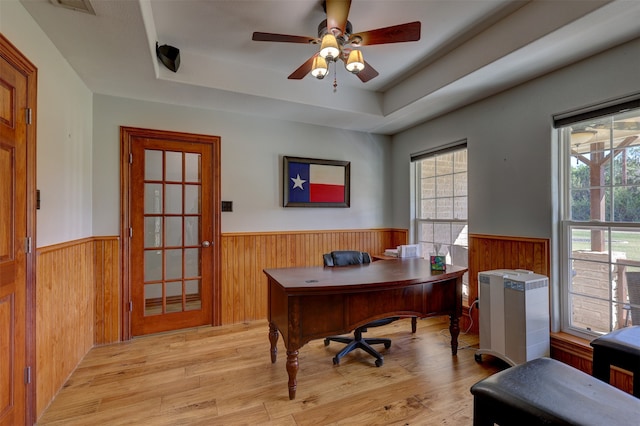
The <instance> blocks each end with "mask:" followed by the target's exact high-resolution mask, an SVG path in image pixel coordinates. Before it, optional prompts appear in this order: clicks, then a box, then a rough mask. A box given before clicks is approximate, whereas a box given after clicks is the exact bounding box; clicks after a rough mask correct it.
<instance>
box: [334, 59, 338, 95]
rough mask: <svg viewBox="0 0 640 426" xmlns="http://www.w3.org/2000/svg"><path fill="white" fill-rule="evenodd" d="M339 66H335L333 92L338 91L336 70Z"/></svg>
mask: <svg viewBox="0 0 640 426" xmlns="http://www.w3.org/2000/svg"><path fill="white" fill-rule="evenodd" d="M337 68H338V66H337V65H334V66H333V93H336V92H337V91H338V77H337V71H336V69H337Z"/></svg>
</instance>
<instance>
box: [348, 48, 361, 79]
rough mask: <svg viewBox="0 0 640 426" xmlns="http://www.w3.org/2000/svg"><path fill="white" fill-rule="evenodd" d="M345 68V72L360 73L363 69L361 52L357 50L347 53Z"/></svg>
mask: <svg viewBox="0 0 640 426" xmlns="http://www.w3.org/2000/svg"><path fill="white" fill-rule="evenodd" d="M345 67H346V68H347V71H349V72H352V73H354V74H357V73H359V72H360V71H362V70H363V69H364V58H363V57H362V52H360V51H359V50H352V51H351V52H349V58H348V59H347V64H346V65H345Z"/></svg>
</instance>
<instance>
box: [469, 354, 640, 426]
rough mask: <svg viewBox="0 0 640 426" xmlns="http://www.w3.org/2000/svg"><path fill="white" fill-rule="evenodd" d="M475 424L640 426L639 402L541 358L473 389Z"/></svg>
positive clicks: (556, 363) (489, 378)
mask: <svg viewBox="0 0 640 426" xmlns="http://www.w3.org/2000/svg"><path fill="white" fill-rule="evenodd" d="M471 393H472V394H473V424H474V426H481V425H482V426H484V425H490V426H493V424H494V423H497V424H499V425H501V426H507V425H514V426H524V425H550V424H554V425H584V426H588V425H594V426H614V425H636V424H639V423H638V422H639V421H640V400H638V399H636V398H634V397H633V396H632V395H630V394H628V393H626V392H623V391H621V390H620V389H617V388H615V387H613V386H611V385H608V384H606V383H604V382H602V381H600V380H598V379H596V378H594V377H592V376H590V375H588V374H586V373H583V372H582V371H580V370H578V369H576V368H573V367H571V366H569V365H567V364H563V363H562V362H560V361H556V360H553V359H550V358H539V359H534V360H532V361H529V362H527V363H525V364H520V365H517V366H515V367H511V368H508V369H506V370H503V371H500V372H499V373H496V374H494V375H492V376H490V377H487V378H486V379H484V380H481V381H479V382H478V383H476V384H475V385H473V386H472V387H471Z"/></svg>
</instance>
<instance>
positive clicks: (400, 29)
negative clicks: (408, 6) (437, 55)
mask: <svg viewBox="0 0 640 426" xmlns="http://www.w3.org/2000/svg"><path fill="white" fill-rule="evenodd" d="M359 39H360V41H359V42H358V40H359ZM418 40H420V21H416V22H408V23H406V24H400V25H394V26H392V27H385V28H378V29H376V30H371V31H365V32H362V33H357V34H352V35H351V37H350V38H349V42H351V43H352V44H354V45H355V46H371V45H374V44H388V43H402V42H405V41H418Z"/></svg>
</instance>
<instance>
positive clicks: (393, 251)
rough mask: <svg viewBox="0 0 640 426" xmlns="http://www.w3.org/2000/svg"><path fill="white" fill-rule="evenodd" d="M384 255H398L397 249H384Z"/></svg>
mask: <svg viewBox="0 0 640 426" xmlns="http://www.w3.org/2000/svg"><path fill="white" fill-rule="evenodd" d="M384 255H385V256H391V257H398V249H397V248H394V249H385V251H384Z"/></svg>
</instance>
